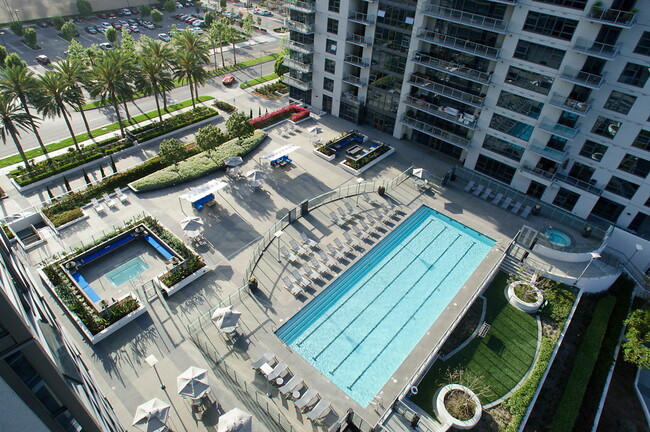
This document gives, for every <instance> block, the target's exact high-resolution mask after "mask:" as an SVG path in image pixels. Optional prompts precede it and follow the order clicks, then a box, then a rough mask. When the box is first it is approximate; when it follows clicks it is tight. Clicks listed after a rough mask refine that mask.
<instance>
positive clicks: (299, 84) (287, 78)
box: [282, 74, 312, 91]
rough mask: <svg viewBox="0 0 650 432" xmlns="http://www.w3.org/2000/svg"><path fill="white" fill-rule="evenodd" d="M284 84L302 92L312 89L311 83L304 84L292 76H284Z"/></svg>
mask: <svg viewBox="0 0 650 432" xmlns="http://www.w3.org/2000/svg"><path fill="white" fill-rule="evenodd" d="M282 80H283V81H284V83H285V84H286V85H288V86H291V87H295V88H297V89H300V90H302V91H308V90H311V89H312V86H311V82H304V81H300V80H299V79H298V78H294V77H292V76H291V75H287V74H285V75H284V78H282Z"/></svg>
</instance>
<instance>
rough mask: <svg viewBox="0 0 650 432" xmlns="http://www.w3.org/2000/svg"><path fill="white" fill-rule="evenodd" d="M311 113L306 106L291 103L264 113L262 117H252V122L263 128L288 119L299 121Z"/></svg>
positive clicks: (257, 127)
mask: <svg viewBox="0 0 650 432" xmlns="http://www.w3.org/2000/svg"><path fill="white" fill-rule="evenodd" d="M309 115H310V113H309V111H308V110H307V109H306V108H303V107H299V106H298V105H289V106H286V107H284V108H282V109H279V110H277V111H273V112H270V113H268V114H264V115H263V116H261V117H256V118H254V119H251V120H250V124H251V126H253V127H254V128H255V129H263V128H265V127H268V126H271V125H274V124H276V123H279V122H281V121H282V120H286V119H290V120H291V121H292V122H297V121H300V120H302V119H305V118H307V117H309Z"/></svg>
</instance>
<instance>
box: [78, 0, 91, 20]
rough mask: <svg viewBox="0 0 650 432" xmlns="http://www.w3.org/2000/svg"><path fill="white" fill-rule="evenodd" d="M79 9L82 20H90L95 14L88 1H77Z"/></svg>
mask: <svg viewBox="0 0 650 432" xmlns="http://www.w3.org/2000/svg"><path fill="white" fill-rule="evenodd" d="M77 9H78V10H79V15H81V17H82V18H84V19H85V18H88V17H89V16H90V15H92V13H93V7H92V6H91V5H90V2H89V1H88V0H77Z"/></svg>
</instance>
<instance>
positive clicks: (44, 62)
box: [36, 54, 52, 65]
mask: <svg viewBox="0 0 650 432" xmlns="http://www.w3.org/2000/svg"><path fill="white" fill-rule="evenodd" d="M36 61H37V62H39V63H40V64H42V65H49V64H50V63H52V60H50V59H49V58H48V57H47V56H46V55H43V54H41V55H37V56H36Z"/></svg>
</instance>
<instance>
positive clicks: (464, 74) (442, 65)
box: [413, 53, 492, 84]
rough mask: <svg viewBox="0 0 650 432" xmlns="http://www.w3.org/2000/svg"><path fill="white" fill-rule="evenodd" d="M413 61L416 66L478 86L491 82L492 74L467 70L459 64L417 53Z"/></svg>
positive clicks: (467, 68)
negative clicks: (474, 83) (462, 79)
mask: <svg viewBox="0 0 650 432" xmlns="http://www.w3.org/2000/svg"><path fill="white" fill-rule="evenodd" d="M413 60H414V61H415V63H417V64H420V65H423V66H426V67H429V68H431V69H434V70H437V71H439V72H444V73H447V74H450V75H454V76H457V77H460V78H464V79H467V80H470V81H474V82H476V83H479V84H489V83H490V81H491V80H492V74H489V73H487V72H481V71H479V70H476V69H472V68H469V67H467V66H465V65H463V64H460V63H452V62H448V61H445V60H441V59H439V58H436V57H431V56H429V55H427V54H423V53H417V54H415V58H414V59H413Z"/></svg>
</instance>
